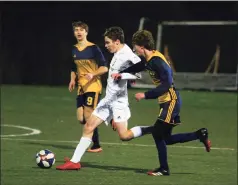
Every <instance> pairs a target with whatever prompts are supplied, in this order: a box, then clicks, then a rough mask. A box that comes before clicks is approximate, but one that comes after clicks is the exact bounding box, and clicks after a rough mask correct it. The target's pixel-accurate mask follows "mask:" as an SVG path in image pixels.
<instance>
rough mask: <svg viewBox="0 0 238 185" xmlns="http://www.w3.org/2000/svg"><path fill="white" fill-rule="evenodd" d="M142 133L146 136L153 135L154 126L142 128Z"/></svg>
mask: <svg viewBox="0 0 238 185" xmlns="http://www.w3.org/2000/svg"><path fill="white" fill-rule="evenodd" d="M140 128H141V132H142V135H146V134H151V133H152V131H153V129H154V126H148V127H147V126H141V127H140Z"/></svg>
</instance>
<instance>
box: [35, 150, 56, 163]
mask: <svg viewBox="0 0 238 185" xmlns="http://www.w3.org/2000/svg"><path fill="white" fill-rule="evenodd" d="M54 163H55V154H54V153H53V152H51V151H50V150H47V149H46V150H41V151H40V152H38V153H37V154H36V164H37V165H38V166H39V167H40V168H51V167H52V166H53V164H54Z"/></svg>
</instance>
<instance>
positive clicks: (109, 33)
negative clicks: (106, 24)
mask: <svg viewBox="0 0 238 185" xmlns="http://www.w3.org/2000/svg"><path fill="white" fill-rule="evenodd" d="M104 37H108V38H109V39H112V40H113V41H116V40H117V39H118V40H119V41H120V42H121V43H122V44H124V42H125V36H124V32H123V30H122V29H121V28H120V27H117V26H114V27H110V28H108V29H106V31H105V33H104Z"/></svg>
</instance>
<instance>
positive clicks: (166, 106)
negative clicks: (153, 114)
mask: <svg viewBox="0 0 238 185" xmlns="http://www.w3.org/2000/svg"><path fill="white" fill-rule="evenodd" d="M180 107H181V103H180V101H179V100H171V101H168V102H165V103H162V104H160V113H159V116H158V119H159V120H162V121H163V122H165V123H169V124H174V125H177V124H180V123H181V121H180V115H179V113H180Z"/></svg>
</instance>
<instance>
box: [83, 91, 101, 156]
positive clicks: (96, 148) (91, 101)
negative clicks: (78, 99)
mask: <svg viewBox="0 0 238 185" xmlns="http://www.w3.org/2000/svg"><path fill="white" fill-rule="evenodd" d="M99 99H100V94H99V93H97V92H88V93H85V101H84V117H85V120H86V121H87V120H88V119H89V117H90V116H91V114H92V112H93V111H94V109H95V108H96V106H97V104H98V102H99ZM92 141H93V145H92V147H91V149H89V150H87V151H88V152H93V153H97V152H101V151H102V148H101V146H100V143H99V134H98V128H97V127H96V128H95V129H94V131H93V137H92Z"/></svg>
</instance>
